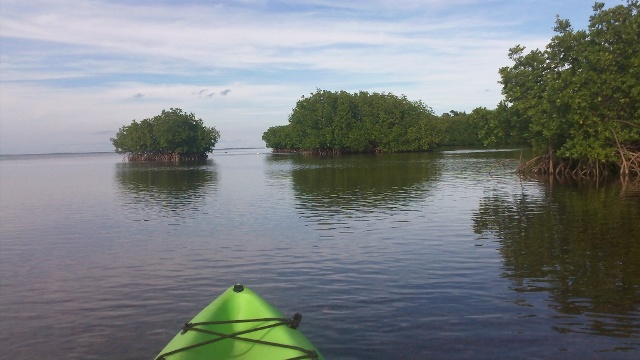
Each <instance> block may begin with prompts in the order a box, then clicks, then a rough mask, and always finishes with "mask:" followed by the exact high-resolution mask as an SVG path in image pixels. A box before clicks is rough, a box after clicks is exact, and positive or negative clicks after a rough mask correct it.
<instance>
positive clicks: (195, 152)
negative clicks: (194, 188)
mask: <svg viewBox="0 0 640 360" xmlns="http://www.w3.org/2000/svg"><path fill="white" fill-rule="evenodd" d="M219 138H220V133H219V132H218V130H216V128H215V127H206V126H204V123H203V121H202V119H197V118H196V117H195V115H194V114H193V113H186V112H184V111H182V109H177V108H172V109H170V110H169V111H167V110H162V113H160V115H156V116H154V117H152V118H148V119H144V120H142V121H140V122H137V121H136V120H133V121H132V122H131V124H129V125H125V126H123V127H121V128H120V130H119V131H118V133H117V134H116V137H115V138H111V142H112V143H113V146H115V148H116V152H117V153H118V154H124V155H125V156H126V157H127V160H129V161H165V162H175V161H197V160H206V159H207V158H208V153H210V152H211V151H213V148H214V147H215V145H216V143H217V142H218V139H219Z"/></svg>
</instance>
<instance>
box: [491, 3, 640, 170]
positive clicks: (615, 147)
mask: <svg viewBox="0 0 640 360" xmlns="http://www.w3.org/2000/svg"><path fill="white" fill-rule="evenodd" d="M639 9H640V5H639V2H638V1H637V0H628V1H627V5H626V6H624V5H619V6H615V7H612V8H610V9H604V4H603V3H596V4H595V5H594V7H593V10H594V14H593V15H592V16H591V18H590V21H589V27H588V29H587V30H579V31H575V30H573V28H572V27H571V24H570V23H569V21H568V20H562V19H560V18H558V19H557V20H556V26H555V27H554V30H555V32H556V35H555V36H554V37H553V38H552V39H551V42H550V43H549V44H548V45H547V47H546V48H545V50H544V51H540V50H534V51H531V52H530V53H528V54H526V55H525V54H524V50H525V49H524V47H522V46H519V45H518V46H516V47H514V48H512V49H511V50H510V52H509V58H510V59H511V60H513V62H514V64H513V66H511V67H503V68H501V69H500V75H501V83H502V86H503V94H504V95H505V102H503V103H501V105H500V106H502V111H504V113H505V114H508V115H507V117H511V118H512V119H517V122H513V121H510V120H504V119H503V120H504V121H503V120H500V119H494V122H495V123H494V124H491V125H490V126H488V127H487V128H486V129H484V130H483V131H485V134H484V136H482V137H483V139H490V136H487V135H488V130H489V129H492V130H496V131H497V130H499V128H503V129H504V128H507V129H511V130H513V131H515V134H517V135H518V136H519V137H520V138H522V139H529V141H530V142H531V144H532V145H533V146H534V147H535V148H537V149H540V150H542V149H544V151H545V152H548V153H554V154H555V155H557V156H558V157H559V158H564V159H570V160H574V161H578V162H582V163H590V164H593V163H596V164H599V163H603V164H605V163H609V164H611V163H618V164H619V163H623V162H625V161H626V160H624V157H625V156H627V155H624V154H627V153H630V152H631V153H633V152H636V153H637V152H638V151H639V150H640V18H639V17H638V10H639ZM500 106H499V108H498V110H499V109H500ZM509 124H511V125H510V126H509ZM513 135H514V134H511V136H513ZM500 136H509V134H499V133H498V137H500ZM485 141H486V140H485Z"/></svg>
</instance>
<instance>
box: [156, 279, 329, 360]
mask: <svg viewBox="0 0 640 360" xmlns="http://www.w3.org/2000/svg"><path fill="white" fill-rule="evenodd" d="M301 320H302V315H300V314H295V315H294V316H293V318H290V319H289V318H285V317H284V315H282V313H281V312H280V311H278V310H277V309H276V308H274V307H273V306H272V305H271V304H269V303H268V302H267V301H266V300H264V299H263V298H261V297H260V296H259V295H258V294H256V293H255V292H253V291H252V290H251V289H249V288H247V287H245V286H243V285H240V284H238V285H235V286H232V287H230V288H229V289H227V291H225V292H224V293H223V294H222V295H220V296H219V297H218V298H217V299H216V300H214V301H213V302H212V303H211V304H209V305H208V306H207V307H206V308H204V309H203V310H202V311H201V312H200V313H199V314H198V315H196V316H195V317H194V318H193V319H192V320H191V321H190V322H188V323H186V324H185V325H184V326H183V327H182V331H180V332H179V333H178V334H177V335H176V336H175V337H174V338H173V340H171V341H170V342H169V343H168V344H167V346H165V347H164V349H163V350H162V351H161V352H160V353H159V354H158V355H157V356H156V357H155V359H156V360H195V359H203V360H204V359H243V360H251V359H256V360H257V359H260V360H268V359H274V360H275V359H278V360H283V359H289V360H294V359H324V357H323V356H322V355H321V354H320V352H319V351H318V350H317V349H316V348H315V346H313V344H311V342H310V341H309V340H308V339H307V338H306V337H305V336H304V335H303V334H302V333H301V332H300V331H299V330H298V326H299V325H300V321H301Z"/></svg>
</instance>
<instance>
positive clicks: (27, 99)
mask: <svg viewBox="0 0 640 360" xmlns="http://www.w3.org/2000/svg"><path fill="white" fill-rule="evenodd" d="M594 2H595V1H587V0H562V1H558V0H348V1H347V0H307V1H302V0H299V1H294V0H277V1H271V0H235V1H232V0H218V1H216V0H111V1H107V0H85V1H77V0H43V1H41V0H29V1H24V0H3V1H2V3H1V4H0V154H38V153H65V152H102V151H113V146H112V144H111V142H110V140H109V139H110V138H111V137H113V136H115V134H116V132H117V131H118V129H119V128H120V127H121V126H123V125H127V124H129V123H131V121H132V120H134V119H135V120H138V121H139V120H142V119H145V118H150V117H153V116H155V115H158V114H160V112H161V111H162V110H163V109H166V110H168V109H170V108H180V109H182V110H184V111H186V112H192V113H194V114H195V116H196V117H197V118H201V119H202V120H203V121H204V123H205V125H206V126H215V128H216V129H217V130H219V131H220V133H221V137H220V140H219V142H218V144H217V145H216V148H217V149H221V148H230V147H264V146H265V144H264V142H263V141H262V139H261V137H262V133H263V132H264V131H266V130H267V129H268V128H269V127H271V126H277V125H284V124H287V123H288V117H289V114H290V113H291V111H292V110H293V108H294V107H295V105H296V101H298V100H299V99H300V98H301V97H302V96H305V95H309V94H311V93H313V92H315V91H316V90H317V89H323V90H329V91H340V90H345V91H348V92H357V91H361V90H362V91H368V92H386V93H393V94H395V95H398V96H400V95H406V96H407V97H408V98H409V99H410V100H421V101H422V102H424V103H425V104H426V105H428V106H429V107H431V108H432V109H433V110H434V112H435V113H436V114H438V115H439V114H442V113H444V112H448V111H450V110H456V111H467V112H470V111H471V110H473V109H474V108H476V107H480V106H484V107H487V108H490V109H492V108H495V106H496V104H497V103H498V102H499V101H500V100H501V99H502V95H501V87H500V84H499V83H498V81H499V80H500V78H499V75H498V69H499V68H500V67H502V66H509V65H511V63H510V60H509V59H508V56H507V54H508V50H509V48H511V47H513V46H515V45H518V44H521V45H524V46H526V47H527V49H528V50H533V49H536V48H540V49H542V48H544V46H545V45H546V44H547V43H548V42H549V40H550V39H551V37H552V36H553V34H554V33H553V26H554V22H555V18H556V15H559V16H560V17H561V18H563V19H569V20H570V22H571V24H572V25H573V27H574V29H585V28H586V27H587V25H588V20H589V16H590V15H591V14H592V13H593V11H592V6H593V4H594ZM605 3H606V5H607V7H610V6H615V5H619V4H624V2H623V1H622V0H608V1H605Z"/></svg>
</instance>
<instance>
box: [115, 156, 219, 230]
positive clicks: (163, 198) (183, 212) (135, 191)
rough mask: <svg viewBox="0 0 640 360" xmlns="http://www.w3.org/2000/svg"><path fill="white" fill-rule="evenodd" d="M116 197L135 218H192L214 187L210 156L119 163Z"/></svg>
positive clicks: (214, 171)
mask: <svg viewBox="0 0 640 360" xmlns="http://www.w3.org/2000/svg"><path fill="white" fill-rule="evenodd" d="M115 174H116V175H115V176H116V179H117V183H118V185H119V190H120V191H119V192H118V197H119V198H120V199H121V201H122V204H123V205H124V206H125V207H127V208H128V209H129V211H131V212H132V213H133V214H134V218H135V219H136V220H144V221H148V220H150V219H153V218H156V217H162V218H172V219H185V218H192V217H194V216H195V214H197V213H198V212H200V211H201V210H202V209H203V208H204V204H205V199H206V198H207V196H208V195H209V194H210V193H211V192H212V191H215V189H216V187H217V182H218V175H217V172H216V169H215V164H214V163H213V160H207V161H203V162H190V163H187V164H169V163H135V162H127V163H119V164H117V165H116V172H115Z"/></svg>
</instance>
